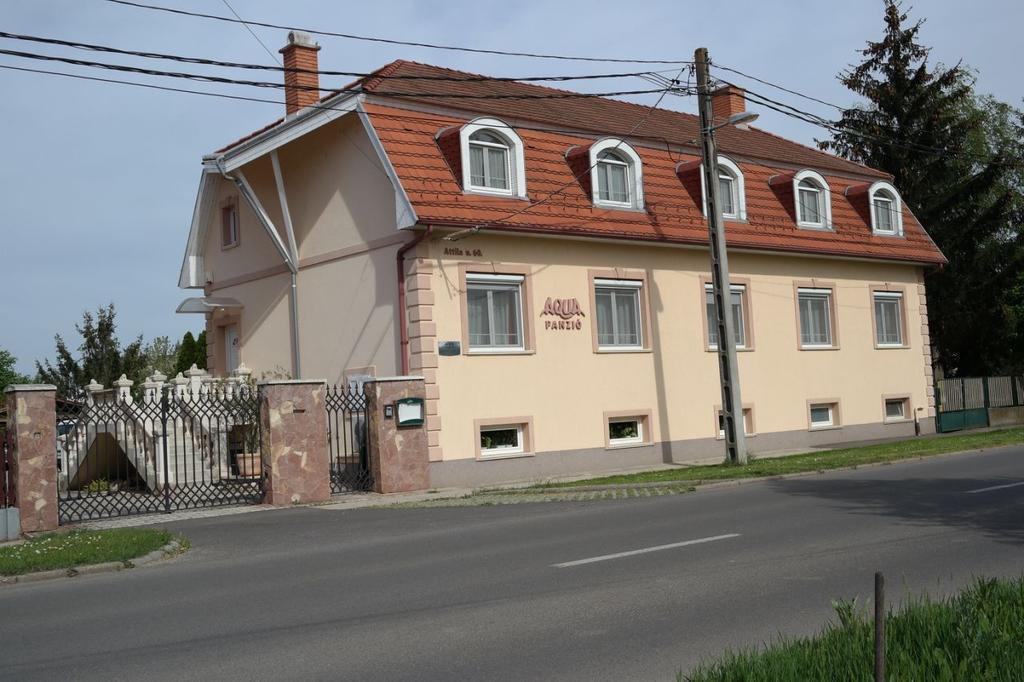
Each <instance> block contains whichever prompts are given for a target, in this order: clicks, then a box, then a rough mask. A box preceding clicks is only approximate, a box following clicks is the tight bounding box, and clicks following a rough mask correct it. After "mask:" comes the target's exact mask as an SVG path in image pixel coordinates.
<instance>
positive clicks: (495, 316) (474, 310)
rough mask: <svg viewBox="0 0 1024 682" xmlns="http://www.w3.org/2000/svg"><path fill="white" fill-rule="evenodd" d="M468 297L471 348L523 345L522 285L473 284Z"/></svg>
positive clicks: (515, 346)
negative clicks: (520, 288) (520, 287)
mask: <svg viewBox="0 0 1024 682" xmlns="http://www.w3.org/2000/svg"><path fill="white" fill-rule="evenodd" d="M466 299H467V301H466V302H467V314H468V317H469V345H470V347H471V348H472V347H475V348H480V347H484V348H486V347H496V348H517V347H521V346H522V343H523V341H522V322H521V321H522V310H521V303H520V297H519V285H517V284H480V283H470V284H468V286H467V291H466Z"/></svg>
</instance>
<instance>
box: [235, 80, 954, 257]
mask: <svg viewBox="0 0 1024 682" xmlns="http://www.w3.org/2000/svg"><path fill="white" fill-rule="evenodd" d="M375 73H376V74H377V75H378V76H394V75H412V76H446V77H450V78H467V77H472V76H474V75H475V74H468V73H466V72H462V71H452V70H449V69H442V68H440V67H435V66H429V65H425V64H417V63H413V62H406V61H401V60H400V61H397V62H393V63H391V64H389V65H387V66H385V67H383V68H382V69H379V70H378V71H377V72H375ZM354 87H355V89H357V90H358V89H361V90H362V91H364V92H367V93H369V94H374V95H380V96H381V98H380V99H378V100H377V101H378V102H379V101H384V102H388V104H386V105H385V104H379V103H372V102H368V103H367V104H366V107H365V108H366V111H367V115H368V116H369V118H370V120H371V122H372V124H373V127H374V128H375V130H376V131H377V134H378V136H379V137H380V140H381V144H382V145H383V147H384V150H385V152H386V153H387V155H388V157H389V159H390V161H391V163H392V165H393V166H394V168H395V171H396V173H397V175H398V178H399V181H400V182H401V184H402V186H403V188H404V189H405V191H406V194H407V195H408V197H409V200H410V202H411V203H412V205H413V208H414V209H415V211H416V214H417V216H418V218H419V220H420V222H421V223H424V224H441V225H454V226H458V225H465V226H467V227H470V226H476V225H486V226H488V227H489V228H491V227H493V228H497V229H512V230H516V231H525V232H543V233H556V234H564V235H579V236H593V237H608V238H626V239H633V240H645V241H660V242H671V243H682V244H688V243H692V244H699V245H703V244H706V243H707V226H706V222H705V219H704V216H703V214H702V211H701V198H700V187H699V180H696V176H695V174H694V177H691V178H688V176H686V175H685V174H684V176H683V177H681V176H680V175H677V173H676V168H677V164H679V163H680V162H688V161H695V160H697V161H699V157H697V156H695V155H694V154H686V153H679V152H677V151H673V150H672V148H671V147H676V148H678V147H680V146H682V147H689V148H693V140H694V138H696V137H697V135H698V123H697V117H696V116H693V115H691V114H685V113H680V112H676V111H670V110H664V109H656V110H653V111H652V110H651V108H649V107H645V106H641V105H637V104H631V103H628V102H622V101H619V100H613V99H607V98H594V97H588V98H575V99H497V100H488V99H462V98H444V97H424V98H423V99H422V102H423V103H429V104H430V105H431V106H432V107H439V108H440V109H441V110H452V109H456V110H459V111H461V112H464V114H460V115H458V116H456V115H440V114H436V113H423V112H417V111H413V110H411V109H409V108H405V107H402V106H401V102H407V101H410V100H412V101H416V98H415V97H401V98H393V99H389V98H387V95H388V93H399V92H400V93H407V94H414V95H415V94H421V95H423V94H425V95H430V94H442V95H443V94H501V95H527V96H529V95H538V94H550V93H552V92H559V91H556V90H554V89H552V88H547V87H543V86H538V85H531V84H526V83H520V82H508V81H477V80H471V81H466V82H453V81H451V80H440V81H438V80H434V81H431V80H388V79H383V78H374V77H370V78H367V79H363V80H361V81H357V83H355V84H354ZM325 99H326V98H325ZM392 101H393V102H394V103H395V105H394V106H392V105H391V102H392ZM477 115H488V116H490V117H494V118H499V119H500V120H502V121H504V122H505V123H507V124H508V125H511V126H513V127H515V128H516V132H517V133H518V134H519V136H520V137H521V138H522V139H523V142H524V145H525V156H526V185H527V195H528V197H529V202H533V204H532V205H531V203H529V202H527V201H524V200H521V199H513V198H502V197H493V196H482V195H476V194H469V193H464V192H463V191H462V187H461V185H460V182H461V178H457V177H456V175H455V173H453V171H452V169H451V167H450V165H449V164H448V162H447V161H446V159H445V157H444V155H443V154H442V151H441V149H440V148H439V146H438V144H437V141H436V140H435V135H436V134H437V133H438V132H439V131H440V130H441V129H443V128H445V127H448V126H451V125H460V124H462V123H465V122H466V121H468V120H470V119H472V118H474V117H475V116H477ZM645 116H647V118H646V119H644V117H645ZM641 119H644V123H643V125H642V126H641V127H640V128H639V129H638V130H636V131H635V132H634V133H633V134H632V135H630V136H629V138H630V141H636V144H634V148H635V149H636V151H637V153H638V154H639V155H640V156H641V159H642V161H643V182H644V203H645V210H644V211H626V210H619V209H609V208H604V207H595V206H594V205H593V203H592V201H591V199H590V196H589V194H588V192H587V191H586V189H585V187H584V185H585V182H584V183H581V182H579V181H577V180H576V179H575V177H574V173H573V172H572V170H571V169H570V167H569V164H568V163H567V162H566V158H565V153H566V151H567V150H568V149H569V148H570V147H573V146H574V145H589V144H591V143H592V142H594V141H595V140H597V139H599V138H601V137H605V136H609V135H618V136H623V137H626V136H627V135H629V133H630V131H631V130H632V128H633V127H634V126H636V124H637V121H639V120H641ZM537 124H541V125H540V126H538V125H537ZM273 125H274V124H272V126H273ZM272 126H271V127H272ZM521 126H525V127H521ZM537 127H555V128H560V129H570V130H573V131H581V132H580V133H579V134H577V133H568V132H551V131H545V130H537V129H536V128H537ZM582 131H589V132H592V133H593V134H592V135H589V134H585V133H583V132H582ZM255 134H256V133H254V135H255ZM249 137H251V136H249ZM716 138H717V140H718V143H719V151H720V153H722V154H724V155H730V154H731V155H733V156H732V158H733V160H734V161H735V162H736V163H737V165H738V166H739V167H740V169H741V171H742V172H743V175H744V180H745V186H746V208H747V221H746V222H727V223H726V234H727V240H728V243H729V245H730V246H736V247H746V248H753V249H766V250H778V251H790V252H800V253H819V254H823V255H834V256H847V257H864V258H883V259H890V260H902V261H910V262H917V263H931V264H941V263H944V262H945V258H944V257H943V255H942V253H941V252H940V251H939V250H938V248H937V247H936V246H935V244H934V242H932V240H931V238H930V237H929V236H928V234H927V233H926V232H925V230H924V228H923V227H922V226H921V225H920V223H918V221H917V219H916V218H915V217H914V216H913V214H912V213H910V211H909V210H907V209H906V207H905V206H904V210H903V227H904V237H903V238H898V237H882V236H876V235H873V234H872V231H871V225H870V214H869V210H868V206H867V199H866V196H865V195H863V194H862V193H861V194H857V193H854V196H851V198H849V199H848V198H847V197H846V196H845V193H844V192H845V189H846V188H847V187H848V186H860V185H863V184H864V183H870V182H874V181H876V180H887V179H889V177H890V176H889V175H887V174H885V173H882V172H880V171H877V170H874V169H871V168H868V167H866V166H862V165H860V164H857V163H853V162H850V161H847V160H845V159H841V158H839V157H836V156H833V155H831V154H827V153H825V152H822V151H819V150H817V149H813V148H811V147H806V146H804V145H801V144H798V143H795V142H791V141H789V140H786V139H784V138H781V137H778V136H776V135H773V134H771V133H767V132H764V131H761V130H757V129H753V128H751V129H747V130H741V129H737V128H722V129H720V130H719V131H717V132H716ZM245 139H248V137H247V138H243V140H245ZM243 140H240V141H239V142H236V143H233V144H232V145H231V146H234V145H236V144H238V143H240V142H241V141H243ZM670 145H671V147H670ZM229 148H230V147H228V148H226V149H229ZM794 168H811V169H814V170H816V171H818V172H819V173H821V174H822V175H824V177H825V179H826V180H827V181H828V183H829V186H830V188H831V190H832V222H833V226H834V231H820V230H806V229H799V228H797V227H796V218H795V215H794V207H793V192H792V185H791V184H790V183H785V184H777V185H776V186H774V187H773V186H770V185H769V184H768V180H769V178H771V177H772V176H775V175H779V174H780V173H782V174H785V173H792V172H793V169H794ZM694 180H696V181H697V183H698V184H696V185H694ZM549 195H553V196H549ZM541 200H543V203H536V202H539V201H541ZM860 204H863V206H861V205H860ZM524 209H526V210H524Z"/></svg>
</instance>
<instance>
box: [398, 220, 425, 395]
mask: <svg viewBox="0 0 1024 682" xmlns="http://www.w3.org/2000/svg"><path fill="white" fill-rule="evenodd" d="M433 231H434V226H433V225H427V229H425V230H424V231H422V232H420V233H419V234H417V235H416V236H415V237H414V238H413V240H412V241H410V242H408V243H406V244H403V245H402V246H401V247H400V248H399V249H398V253H396V254H395V260H396V261H397V265H398V330H399V338H400V339H401V342H400V352H401V356H402V376H407V375H408V374H409V327H408V325H407V324H406V315H405V254H406V253H407V252H408V251H410V250H411V249H413V248H415V247H416V246H418V245H419V243H420V242H422V241H423V240H424V239H426V238H427V237H429V236H430V235H431V233H432V232H433Z"/></svg>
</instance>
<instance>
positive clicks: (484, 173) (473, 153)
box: [442, 118, 526, 198]
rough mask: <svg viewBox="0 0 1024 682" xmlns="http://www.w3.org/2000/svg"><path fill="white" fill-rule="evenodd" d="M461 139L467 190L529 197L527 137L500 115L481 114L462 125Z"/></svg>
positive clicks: (464, 184) (463, 178)
mask: <svg viewBox="0 0 1024 682" xmlns="http://www.w3.org/2000/svg"><path fill="white" fill-rule="evenodd" d="M443 132H444V131H442V134H443ZM459 139H460V147H461V151H462V161H461V165H462V188H463V190H465V191H466V192H473V193H480V194H499V195H506V196H508V195H511V196H516V197H522V198H525V197H526V172H525V169H524V159H523V141H522V139H521V138H520V137H519V135H517V134H516V132H515V130H513V129H512V128H511V127H510V126H508V125H506V124H504V123H502V122H501V121H499V120H497V119H493V118H478V119H476V120H473V121H471V122H469V123H467V124H466V125H464V126H462V128H460V129H459Z"/></svg>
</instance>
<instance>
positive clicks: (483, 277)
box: [466, 272, 526, 354]
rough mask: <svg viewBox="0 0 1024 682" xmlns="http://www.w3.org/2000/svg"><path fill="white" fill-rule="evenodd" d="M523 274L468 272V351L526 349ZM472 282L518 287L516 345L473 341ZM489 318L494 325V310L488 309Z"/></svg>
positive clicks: (512, 350)
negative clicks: (480, 344) (476, 342)
mask: <svg viewBox="0 0 1024 682" xmlns="http://www.w3.org/2000/svg"><path fill="white" fill-rule="evenodd" d="M525 279H526V278H525V277H524V276H523V275H501V274H488V273H481V272H467V273H466V325H467V329H466V344H467V346H468V347H467V349H466V351H467V352H468V353H474V354H475V353H514V352H517V351H523V350H525V349H526V339H525V335H526V325H525V320H524V319H523V316H524V312H523V282H524V281H525ZM472 284H482V285H485V286H486V285H491V286H494V285H499V286H504V287H508V288H511V287H512V286H515V287H516V292H517V293H516V303H517V305H516V308H517V309H518V312H519V315H518V316H517V318H516V324H517V330H518V336H519V343H518V344H516V345H514V346H513V345H489V346H476V345H473V342H472V325H471V324H470V321H469V316H470V314H471V306H470V305H469V288H470V285H472ZM488 312H489V316H488V320H489V321H490V322H491V324H492V326H493V324H494V311H493V310H488ZM490 331H491V337H492V338H493V337H494V333H493V330H490Z"/></svg>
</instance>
